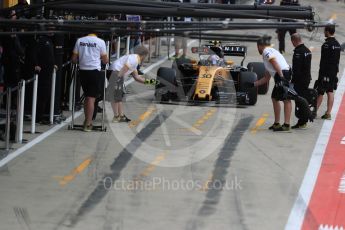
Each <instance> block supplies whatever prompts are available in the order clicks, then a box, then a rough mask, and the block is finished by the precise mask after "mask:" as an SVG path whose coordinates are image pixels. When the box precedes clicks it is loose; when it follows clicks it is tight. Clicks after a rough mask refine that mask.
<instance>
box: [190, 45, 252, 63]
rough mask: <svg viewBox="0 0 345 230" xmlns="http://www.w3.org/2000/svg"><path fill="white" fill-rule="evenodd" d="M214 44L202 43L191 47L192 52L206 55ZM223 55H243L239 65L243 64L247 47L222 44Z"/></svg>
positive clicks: (210, 51)
mask: <svg viewBox="0 0 345 230" xmlns="http://www.w3.org/2000/svg"><path fill="white" fill-rule="evenodd" d="M212 47H214V45H204V46H203V47H192V49H191V50H192V53H199V55H207V54H211V53H213V51H212V50H211V48H212ZM222 52H223V53H224V56H236V57H243V59H242V61H241V65H242V66H243V62H244V59H245V58H246V55H247V47H246V46H243V45H224V46H222Z"/></svg>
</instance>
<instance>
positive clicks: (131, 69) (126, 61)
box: [105, 46, 156, 122]
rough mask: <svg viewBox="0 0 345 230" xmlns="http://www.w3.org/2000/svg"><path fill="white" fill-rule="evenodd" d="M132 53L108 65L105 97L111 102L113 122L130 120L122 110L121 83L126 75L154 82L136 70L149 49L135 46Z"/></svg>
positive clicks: (140, 80) (122, 95) (122, 92)
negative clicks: (108, 74)
mask: <svg viewBox="0 0 345 230" xmlns="http://www.w3.org/2000/svg"><path fill="white" fill-rule="evenodd" d="M134 53H135V54H129V55H125V56H122V57H120V58H119V59H117V60H116V61H114V62H113V63H112V64H111V65H110V67H109V70H111V71H112V73H111V76H110V79H109V85H108V87H107V90H106V96H105V98H106V100H107V101H109V102H111V107H112V109H113V112H114V118H113V122H129V121H131V120H130V119H129V118H127V117H126V115H125V114H124V112H123V103H122V101H123V98H124V90H123V84H124V79H125V78H126V77H128V76H129V75H131V76H133V78H134V80H136V81H137V82H140V83H143V84H156V81H155V80H154V79H145V78H144V77H142V76H140V75H139V74H138V70H137V67H138V65H140V64H141V63H142V62H143V61H144V60H145V58H146V56H147V55H148V54H149V50H148V49H147V48H146V47H144V46H137V47H136V48H135V50H134Z"/></svg>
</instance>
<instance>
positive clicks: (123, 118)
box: [119, 115, 131, 122]
mask: <svg viewBox="0 0 345 230" xmlns="http://www.w3.org/2000/svg"><path fill="white" fill-rule="evenodd" d="M130 121H131V119H129V118H128V117H126V115H122V116H120V118H119V122H130Z"/></svg>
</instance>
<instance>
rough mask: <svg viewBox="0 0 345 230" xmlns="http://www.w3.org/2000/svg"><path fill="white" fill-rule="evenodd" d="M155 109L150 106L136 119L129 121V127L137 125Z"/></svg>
mask: <svg viewBox="0 0 345 230" xmlns="http://www.w3.org/2000/svg"><path fill="white" fill-rule="evenodd" d="M156 110H157V109H156V108H155V107H153V106H150V107H149V108H148V109H147V110H146V111H145V112H144V113H142V114H141V115H140V116H139V118H138V119H137V120H134V121H131V122H130V123H129V124H128V126H129V127H130V128H134V127H136V126H138V125H139V124H140V123H141V122H143V121H145V120H146V119H147V118H149V117H150V116H151V115H152V114H153V112H155V111H156Z"/></svg>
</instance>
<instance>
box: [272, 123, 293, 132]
mask: <svg viewBox="0 0 345 230" xmlns="http://www.w3.org/2000/svg"><path fill="white" fill-rule="evenodd" d="M273 131H275V132H290V131H291V129H290V125H287V124H284V125H282V126H280V127H279V128H276V129H273Z"/></svg>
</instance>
